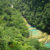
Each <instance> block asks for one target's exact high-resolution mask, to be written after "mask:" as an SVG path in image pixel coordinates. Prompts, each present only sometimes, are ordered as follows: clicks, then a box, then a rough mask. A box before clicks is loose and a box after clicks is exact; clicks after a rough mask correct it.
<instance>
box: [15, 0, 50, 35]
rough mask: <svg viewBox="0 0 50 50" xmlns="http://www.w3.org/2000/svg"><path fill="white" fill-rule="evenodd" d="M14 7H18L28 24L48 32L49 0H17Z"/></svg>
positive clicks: (49, 32) (49, 17)
mask: <svg viewBox="0 0 50 50" xmlns="http://www.w3.org/2000/svg"><path fill="white" fill-rule="evenodd" d="M15 1H17V0H15ZM15 8H16V9H20V12H21V13H22V15H23V17H25V18H26V19H27V21H28V23H29V24H31V25H32V26H35V27H36V28H38V29H40V30H42V31H43V32H47V33H48V34H50V31H49V30H50V23H49V22H50V0H19V1H17V2H16V6H15Z"/></svg>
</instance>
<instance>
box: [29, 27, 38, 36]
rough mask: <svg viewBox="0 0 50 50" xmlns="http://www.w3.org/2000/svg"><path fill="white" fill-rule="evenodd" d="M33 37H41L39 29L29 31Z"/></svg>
mask: <svg viewBox="0 0 50 50" xmlns="http://www.w3.org/2000/svg"><path fill="white" fill-rule="evenodd" d="M29 28H35V27H29ZM29 31H30V33H31V35H32V36H39V33H38V30H37V29H31V30H29Z"/></svg>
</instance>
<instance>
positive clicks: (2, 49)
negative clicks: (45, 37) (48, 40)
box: [0, 0, 50, 50]
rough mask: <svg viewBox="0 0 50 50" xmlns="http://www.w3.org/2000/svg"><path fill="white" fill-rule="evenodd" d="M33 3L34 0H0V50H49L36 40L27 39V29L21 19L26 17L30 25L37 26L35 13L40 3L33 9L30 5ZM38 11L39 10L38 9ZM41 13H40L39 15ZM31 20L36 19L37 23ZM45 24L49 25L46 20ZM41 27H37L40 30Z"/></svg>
mask: <svg viewBox="0 0 50 50" xmlns="http://www.w3.org/2000/svg"><path fill="white" fill-rule="evenodd" d="M34 1H36V0H31V1H30V0H0V50H49V48H46V47H44V45H43V44H42V43H40V42H38V40H37V39H31V38H30V39H29V38H28V37H29V32H28V27H27V26H26V24H27V23H26V22H24V19H23V17H26V19H27V20H28V22H29V23H30V24H31V25H37V26H38V24H37V22H38V21H39V19H40V17H38V19H36V17H37V16H38V14H37V15H36V13H38V12H37V9H38V6H40V3H41V1H40V3H39V4H37V5H38V6H37V7H36V5H34V6H35V7H34V6H33V5H32V4H33V2H34ZM38 2H39V1H37V3H38ZM48 2H49V1H48ZM48 2H47V3H48ZM34 4H35V3H34ZM41 4H42V3H41ZM45 4H46V3H45ZM48 4H49V3H48ZM30 6H31V7H30ZM48 6H49V5H48ZM33 7H34V8H33ZM34 9H35V10H34ZM40 9H41V7H40ZM34 11H35V12H34ZM38 11H41V10H39V9H38ZM46 11H47V10H46ZM43 13H44V12H43V11H42V12H41V13H40V15H42V14H43ZM45 13H46V12H45ZM33 14H34V15H33ZM48 14H49V12H48ZM33 16H34V17H33ZM44 18H45V17H44ZM33 19H36V21H37V22H36V21H35V20H34V21H35V22H33ZM47 19H49V16H48V17H46V20H47ZM42 21H43V20H42ZM42 21H41V22H42ZM41 22H39V23H41ZM47 24H49V21H48V20H47ZM37 26H36V27H37ZM41 26H44V25H39V27H40V28H41ZM46 26H47V25H46ZM39 27H38V28H39ZM47 29H48V27H47ZM49 29H50V28H49Z"/></svg>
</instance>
